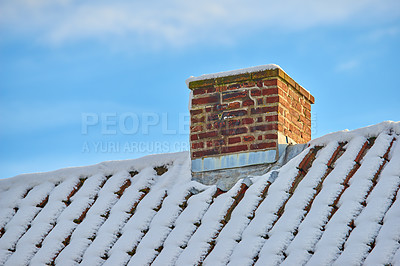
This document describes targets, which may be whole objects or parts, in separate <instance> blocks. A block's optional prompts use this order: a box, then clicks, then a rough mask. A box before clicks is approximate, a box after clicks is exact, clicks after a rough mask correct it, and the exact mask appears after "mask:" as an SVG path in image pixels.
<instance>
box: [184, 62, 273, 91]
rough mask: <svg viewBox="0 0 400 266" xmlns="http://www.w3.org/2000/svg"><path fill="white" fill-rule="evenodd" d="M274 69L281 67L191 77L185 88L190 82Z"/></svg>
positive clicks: (265, 67)
mask: <svg viewBox="0 0 400 266" xmlns="http://www.w3.org/2000/svg"><path fill="white" fill-rule="evenodd" d="M276 68H281V67H280V66H278V65H275V64H268V65H261V66H255V67H248V68H242V69H237V70H231V71H224V72H218V73H214V74H204V75H201V76H198V77H193V76H192V77H190V78H188V79H187V80H186V86H189V83H190V82H192V81H197V80H205V79H215V78H220V77H227V76H234V75H240V74H245V73H253V72H260V71H264V70H271V69H276Z"/></svg>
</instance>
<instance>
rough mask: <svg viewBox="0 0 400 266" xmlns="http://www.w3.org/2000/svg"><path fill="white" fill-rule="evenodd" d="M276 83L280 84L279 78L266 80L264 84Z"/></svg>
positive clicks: (271, 84) (272, 84)
mask: <svg viewBox="0 0 400 266" xmlns="http://www.w3.org/2000/svg"><path fill="white" fill-rule="evenodd" d="M274 85H278V80H277V79H269V80H264V86H274Z"/></svg>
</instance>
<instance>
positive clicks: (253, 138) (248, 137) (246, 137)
mask: <svg viewBox="0 0 400 266" xmlns="http://www.w3.org/2000/svg"><path fill="white" fill-rule="evenodd" d="M253 140H255V137H254V136H244V137H243V141H246V142H248V141H253Z"/></svg>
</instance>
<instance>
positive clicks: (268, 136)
mask: <svg viewBox="0 0 400 266" xmlns="http://www.w3.org/2000/svg"><path fill="white" fill-rule="evenodd" d="M264 138H265V139H278V135H277V134H266V135H264Z"/></svg>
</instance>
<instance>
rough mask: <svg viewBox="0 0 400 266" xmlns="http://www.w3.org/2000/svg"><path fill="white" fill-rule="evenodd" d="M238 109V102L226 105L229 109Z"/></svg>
mask: <svg viewBox="0 0 400 266" xmlns="http://www.w3.org/2000/svg"><path fill="white" fill-rule="evenodd" d="M239 107H240V102H233V103H230V104H229V105H228V108H229V109H236V108H239Z"/></svg>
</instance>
